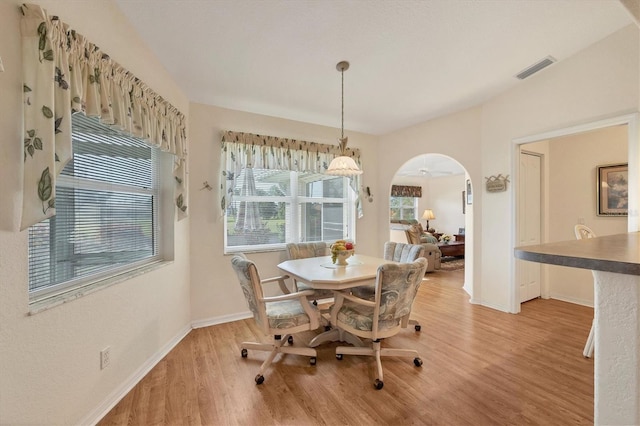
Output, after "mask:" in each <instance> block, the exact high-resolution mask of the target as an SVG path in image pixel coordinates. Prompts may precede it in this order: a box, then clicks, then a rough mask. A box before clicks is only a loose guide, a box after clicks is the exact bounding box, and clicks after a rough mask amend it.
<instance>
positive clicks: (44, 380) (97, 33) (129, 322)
mask: <svg viewBox="0 0 640 426" xmlns="http://www.w3.org/2000/svg"><path fill="white" fill-rule="evenodd" d="M19 4H21V2H20V1H13V0H3V1H1V2H0V55H1V56H2V61H3V63H4V68H5V72H3V73H0V135H1V136H0V138H1V139H2V140H1V142H0V181H1V182H2V187H3V188H2V191H0V206H2V208H1V209H0V423H1V424H7V425H8V424H40V425H44V424H58V425H62V424H69V425H70V424H79V423H80V422H83V421H84V422H86V421H91V420H96V416H100V415H101V414H102V412H101V410H104V409H105V408H107V407H105V406H104V405H103V403H104V402H108V401H111V400H113V397H114V393H117V392H118V391H119V390H122V386H123V384H125V383H127V382H128V381H129V380H130V378H131V377H133V376H134V375H135V374H136V373H140V371H141V370H140V369H143V368H145V363H147V362H148V361H149V360H150V359H152V358H153V357H154V356H157V354H159V353H161V352H162V350H166V349H167V346H166V345H171V344H172V343H175V341H177V339H179V338H180V337H182V336H183V335H184V334H185V333H186V332H187V331H188V330H189V321H190V316H189V311H190V307H189V303H190V301H189V234H188V229H189V221H188V220H183V221H181V222H179V223H177V224H176V226H175V261H174V262H173V263H172V264H170V265H168V266H166V267H163V268H161V269H159V270H156V271H154V272H151V273H147V274H145V275H142V276H138V277H136V278H133V279H130V280H127V281H125V282H121V283H119V284H116V285H113V286H111V287H109V288H106V289H103V290H100V291H97V292H95V293H92V294H90V295H87V296H84V297H81V298H80V299H77V300H74V301H71V302H68V303H65V304H63V305H60V306H57V307H54V308H51V309H49V310H46V311H43V312H40V313H37V314H35V315H29V306H28V302H29V299H28V294H27V277H28V267H27V247H28V243H27V232H26V231H25V232H19V231H18V227H19V218H20V205H21V195H20V190H21V184H22V183H21V182H22V178H21V175H20V167H19V165H20V164H21V162H22V155H23V154H22V150H23V148H22V131H21V127H22V78H21V67H22V64H21V59H20V58H21V50H20V28H19V22H20V12H19V10H18V5H19ZM38 4H40V5H42V6H43V7H44V8H46V9H47V10H48V12H49V14H51V15H58V16H59V17H60V19H61V20H62V21H64V22H66V23H68V24H70V25H71V26H72V27H73V28H75V29H76V30H77V31H78V32H80V33H82V34H84V35H85V36H87V37H88V38H89V40H91V41H93V42H95V43H96V44H97V45H98V46H100V48H101V49H102V50H104V51H105V52H107V53H109V54H110V55H111V56H112V58H113V59H114V60H116V61H118V62H119V63H121V64H122V65H123V66H124V67H126V68H127V69H129V70H130V71H132V72H133V73H134V74H135V75H136V76H138V77H140V78H141V79H143V80H144V81H145V82H147V83H148V85H149V86H150V87H151V88H153V89H154V90H155V91H156V92H157V93H159V94H161V95H162V96H163V97H165V98H166V99H168V100H169V101H170V102H171V103H172V104H173V105H175V106H176V107H178V108H179V109H180V110H181V111H182V112H183V113H185V114H187V113H188V107H189V105H188V100H187V98H186V97H185V96H184V94H183V93H182V92H181V91H180V90H179V89H178V87H177V85H176V84H175V83H174V82H173V81H172V80H171V79H170V78H169V77H168V75H167V73H166V72H165V71H164V70H163V69H162V68H161V67H160V66H159V65H158V61H157V59H156V58H155V57H154V56H153V55H151V54H150V52H149V51H148V50H147V48H146V47H145V45H144V44H143V43H142V42H141V41H140V40H139V39H138V38H137V37H136V35H135V34H134V33H133V31H132V30H131V28H130V27H129V26H128V24H127V22H126V20H125V18H124V17H123V16H121V14H120V12H119V9H117V8H116V7H115V6H114V3H113V2H111V1H91V2H79V1H75V0H55V1H40V2H38ZM89 16H91V17H92V18H91V19H89V20H87V21H86V22H85V21H83V20H82V18H83V17H89ZM106 346H110V347H111V365H110V366H109V367H108V368H107V369H105V370H102V371H101V370H100V363H99V353H100V350H102V349H103V348H104V347H106Z"/></svg>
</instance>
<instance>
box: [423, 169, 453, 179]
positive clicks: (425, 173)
mask: <svg viewBox="0 0 640 426" xmlns="http://www.w3.org/2000/svg"><path fill="white" fill-rule="evenodd" d="M418 173H419V174H420V176H424V177H438V176H446V175H450V174H452V173H453V172H451V171H449V170H431V169H429V168H428V167H420V168H419V169H418Z"/></svg>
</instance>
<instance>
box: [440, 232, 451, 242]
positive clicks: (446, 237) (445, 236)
mask: <svg viewBox="0 0 640 426" xmlns="http://www.w3.org/2000/svg"><path fill="white" fill-rule="evenodd" d="M449 241H451V235H449V234H442V235H441V236H440V242H442V243H444V244H449Z"/></svg>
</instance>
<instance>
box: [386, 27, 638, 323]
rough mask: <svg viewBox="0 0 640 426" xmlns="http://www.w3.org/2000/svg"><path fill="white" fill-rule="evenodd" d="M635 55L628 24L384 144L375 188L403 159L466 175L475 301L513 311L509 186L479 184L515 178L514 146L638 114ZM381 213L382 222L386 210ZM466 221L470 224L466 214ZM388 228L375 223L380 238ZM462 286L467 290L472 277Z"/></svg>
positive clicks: (634, 40) (634, 30) (394, 135)
mask: <svg viewBox="0 0 640 426" xmlns="http://www.w3.org/2000/svg"><path fill="white" fill-rule="evenodd" d="M638 53H639V35H638V27H637V26H635V25H630V26H628V27H626V28H624V29H622V30H621V31H618V32H616V33H614V34H612V35H611V36H609V37H607V38H605V39H603V40H601V41H600V42H598V43H596V44H594V45H593V46H591V47H590V48H588V49H586V50H584V51H582V52H579V53H578V54H576V55H574V56H573V57H570V58H568V59H566V60H564V61H562V62H561V63H558V64H555V65H553V66H552V67H549V68H547V69H545V70H544V71H543V72H541V73H539V74H537V75H534V76H533V77H530V78H529V79H528V80H526V81H524V82H522V83H521V84H520V85H518V86H517V87H516V88H514V89H512V90H510V91H508V92H506V93H504V94H503V95H501V96H498V97H496V98H494V99H493V100H491V101H489V102H487V103H485V104H484V105H482V106H481V107H478V108H474V109H470V110H467V111H462V112H458V113H455V114H451V115H448V116H446V117H442V118H439V119H435V120H432V121H429V122H426V123H423V124H420V125H417V126H413V127H411V128H408V129H404V130H402V131H398V132H394V133H391V134H388V135H384V136H383V137H381V143H380V150H379V154H378V155H379V157H380V158H385V161H386V162H387V164H388V167H387V168H385V169H384V170H381V173H380V176H379V181H380V185H383V184H384V182H389V181H390V180H391V179H392V176H393V173H394V171H395V170H397V169H398V167H399V166H400V165H402V164H403V163H404V162H405V161H406V160H408V159H409V158H412V157H414V156H416V155H419V154H424V153H442V154H445V155H449V156H450V157H452V158H454V159H456V160H457V161H458V162H459V163H460V164H462V166H463V167H465V169H466V170H467V172H468V174H469V175H470V177H471V179H472V183H473V187H474V194H473V197H474V200H473V201H474V203H473V206H472V215H471V217H472V223H471V225H472V226H473V228H471V227H470V226H469V223H467V241H469V239H471V241H473V242H472V244H471V245H472V247H473V256H474V259H473V261H472V263H473V277H472V279H473V281H472V288H471V289H470V293H471V295H472V299H471V301H472V302H474V303H482V304H484V305H486V306H490V307H494V308H497V309H500V310H504V311H515V310H517V308H516V307H515V304H514V300H515V288H514V286H513V284H512V267H513V266H512V265H513V245H514V235H513V229H514V217H513V214H512V212H513V186H512V185H509V189H508V190H507V191H506V192H504V193H494V194H487V193H486V192H485V191H484V188H483V186H484V178H485V177H488V176H491V175H496V174H498V173H502V174H509V175H512V174H513V170H514V165H513V156H514V152H515V148H514V143H513V141H514V139H517V138H523V137H526V136H530V135H534V134H538V133H542V132H546V131H550V130H554V129H561V128H565V127H569V126H573V125H577V124H582V123H588V122H590V121H596V120H599V119H602V118H605V117H612V116H616V115H621V114H625V113H629V112H635V111H637V109H638V93H639V74H640V72H639V68H638ZM603 148H604V147H603ZM380 210H381V214H380V217H381V218H382V217H384V216H383V215H382V212H383V211H385V210H388V205H387V206H381V209H380ZM466 216H467V218H466V220H467V221H468V220H469V219H470V217H469V212H467V215H466ZM386 226H387V224H386V223H383V222H380V223H379V230H380V232H382V230H383V227H386ZM473 230H475V232H473ZM470 232H473V236H472V235H471V234H470ZM468 269H469V268H465V273H467V272H468ZM465 280H466V283H465V285H469V277H465Z"/></svg>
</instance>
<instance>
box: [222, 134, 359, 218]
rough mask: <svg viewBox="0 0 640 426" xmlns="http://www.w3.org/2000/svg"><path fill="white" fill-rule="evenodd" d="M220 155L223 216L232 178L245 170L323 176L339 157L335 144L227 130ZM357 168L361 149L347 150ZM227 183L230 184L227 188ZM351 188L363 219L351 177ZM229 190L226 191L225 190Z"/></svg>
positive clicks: (223, 137) (354, 179)
mask: <svg viewBox="0 0 640 426" xmlns="http://www.w3.org/2000/svg"><path fill="white" fill-rule="evenodd" d="M221 149H222V151H221V155H220V185H219V186H218V188H219V192H220V209H221V212H222V215H223V216H224V212H225V209H226V207H227V206H228V205H229V204H230V203H231V197H232V196H233V191H232V189H231V188H233V187H234V185H233V183H234V182H235V179H236V178H237V177H238V176H240V172H241V171H242V169H244V168H247V167H249V168H252V167H253V168H257V169H272V170H289V171H296V172H311V173H324V172H325V171H326V170H327V168H328V167H329V164H330V163H331V160H333V159H334V158H335V157H337V156H339V155H341V154H340V148H339V147H338V146H337V145H335V146H334V145H326V144H321V143H316V142H306V141H298V140H295V139H287V138H279V137H276V136H264V135H256V134H251V133H241V132H232V131H226V132H223V134H222V147H221ZM345 155H348V156H351V157H352V158H353V159H354V160H355V162H356V164H358V167H361V163H360V150H358V149H352V148H347V150H346V152H345ZM227 181H232V182H231V184H230V185H227ZM350 186H351V188H352V189H353V190H354V191H355V193H356V196H357V197H356V209H357V212H358V218H360V217H362V215H363V214H362V206H361V203H360V196H359V193H360V192H359V188H360V176H354V177H351V178H350ZM227 188H229V190H227Z"/></svg>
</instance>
